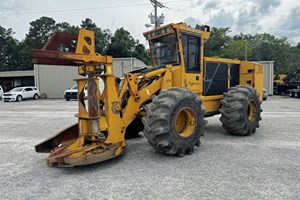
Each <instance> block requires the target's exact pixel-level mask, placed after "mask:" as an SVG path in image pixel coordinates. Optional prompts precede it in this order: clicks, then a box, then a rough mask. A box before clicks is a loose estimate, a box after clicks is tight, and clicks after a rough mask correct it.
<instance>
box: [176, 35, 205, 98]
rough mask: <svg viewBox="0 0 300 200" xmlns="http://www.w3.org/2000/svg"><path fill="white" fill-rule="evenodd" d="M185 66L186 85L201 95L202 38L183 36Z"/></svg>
mask: <svg viewBox="0 0 300 200" xmlns="http://www.w3.org/2000/svg"><path fill="white" fill-rule="evenodd" d="M181 40H182V47H183V56H184V65H185V78H186V81H185V85H186V87H187V88H188V89H190V90H192V91H194V92H196V93H198V94H200V91H201V81H202V78H201V75H200V74H201V37H199V36H195V35H191V34H187V33H182V34H181Z"/></svg>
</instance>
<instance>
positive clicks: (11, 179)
mask: <svg viewBox="0 0 300 200" xmlns="http://www.w3.org/2000/svg"><path fill="white" fill-rule="evenodd" d="M262 107H263V109H264V112H263V114H262V118H263V120H262V122H261V124H260V128H259V129H258V130H257V132H256V134H254V135H252V136H250V137H237V136H231V135H228V134H227V133H226V132H225V131H224V130H223V129H222V126H221V123H220V122H219V116H214V117H211V118H207V120H208V124H207V126H206V127H205V129H206V131H205V132H206V134H205V136H204V138H202V144H201V146H200V148H195V152H194V154H192V155H188V156H185V157H182V158H179V157H172V156H165V155H161V154H159V153H157V152H155V150H154V149H153V148H152V147H151V146H150V145H149V144H148V143H147V140H146V139H145V137H140V138H137V139H132V140H128V146H127V150H126V152H125V153H124V155H122V156H121V157H119V158H116V159H113V160H109V161H107V162H104V163H99V164H95V165H90V166H84V167H76V168H49V167H47V166H46V163H45V158H46V156H47V155H46V154H38V153H35V151H34V145H35V144H37V143H38V142H40V141H42V140H44V139H45V138H47V137H49V136H51V135H53V134H54V133H56V132H58V131H59V130H61V129H63V128H65V127H67V126H69V125H71V124H73V123H74V122H76V118H75V117H74V113H75V112H76V111H77V102H76V101H70V102H66V101H64V100H38V101H33V100H28V101H23V102H19V103H14V102H11V103H3V102H0V119H1V120H0V150H1V151H0V161H1V162H0V185H1V187H0V196H1V197H0V199H299V198H300V120H299V119H300V99H294V98H289V97H278V96H273V97H269V98H268V100H267V101H265V102H264V103H263V105H262Z"/></svg>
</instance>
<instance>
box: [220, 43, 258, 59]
mask: <svg viewBox="0 0 300 200" xmlns="http://www.w3.org/2000/svg"><path fill="white" fill-rule="evenodd" d="M246 45H247V47H246ZM246 48H247V60H251V58H250V59H249V57H251V55H252V45H251V44H248V43H247V41H245V40H242V39H240V40H231V41H229V42H228V43H227V46H226V48H223V49H222V50H221V51H220V53H221V56H222V57H224V58H232V59H239V60H245V51H246Z"/></svg>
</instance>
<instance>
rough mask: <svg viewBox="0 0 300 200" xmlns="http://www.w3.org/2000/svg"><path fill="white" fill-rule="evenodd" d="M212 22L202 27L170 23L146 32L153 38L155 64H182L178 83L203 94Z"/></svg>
mask: <svg viewBox="0 0 300 200" xmlns="http://www.w3.org/2000/svg"><path fill="white" fill-rule="evenodd" d="M209 31H210V28H209V27H208V26H203V27H201V30H199V29H193V28H191V27H188V26H187V24H185V23H178V24H169V25H166V26H163V27H160V28H158V29H154V30H152V31H149V32H146V33H144V36H145V37H146V39H147V40H148V41H149V46H150V52H151V57H152V61H153V66H154V67H155V68H163V67H166V65H172V66H174V67H180V66H181V70H180V74H181V75H178V74H177V75H176V77H177V78H178V77H180V79H181V80H180V83H179V82H178V84H176V83H175V85H174V86H177V87H187V88H188V89H190V90H193V91H195V92H196V93H198V94H200V92H201V90H202V88H201V84H200V83H201V82H202V80H203V77H202V73H201V72H202V71H203V53H202V52H203V43H204V42H206V41H207V40H208V38H209V36H210V32H209Z"/></svg>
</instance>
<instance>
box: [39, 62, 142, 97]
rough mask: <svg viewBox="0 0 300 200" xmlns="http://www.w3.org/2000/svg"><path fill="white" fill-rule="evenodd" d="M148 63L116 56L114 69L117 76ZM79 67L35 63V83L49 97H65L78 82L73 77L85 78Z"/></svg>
mask: <svg viewBox="0 0 300 200" xmlns="http://www.w3.org/2000/svg"><path fill="white" fill-rule="evenodd" d="M143 67H146V65H145V64H144V63H143V62H142V61H140V60H139V59H136V58H114V59H113V70H114V74H115V76H117V77H123V75H124V73H126V72H129V71H131V70H134V69H138V68H143ZM77 70H78V68H77V67H70V66H59V65H34V79H35V85H36V86H37V87H38V88H39V90H40V92H41V93H45V94H46V95H47V98H64V91H65V90H66V89H68V88H70V87H71V86H72V85H74V84H76V82H75V81H73V79H77V78H83V77H82V76H79V75H78V71H77Z"/></svg>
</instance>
